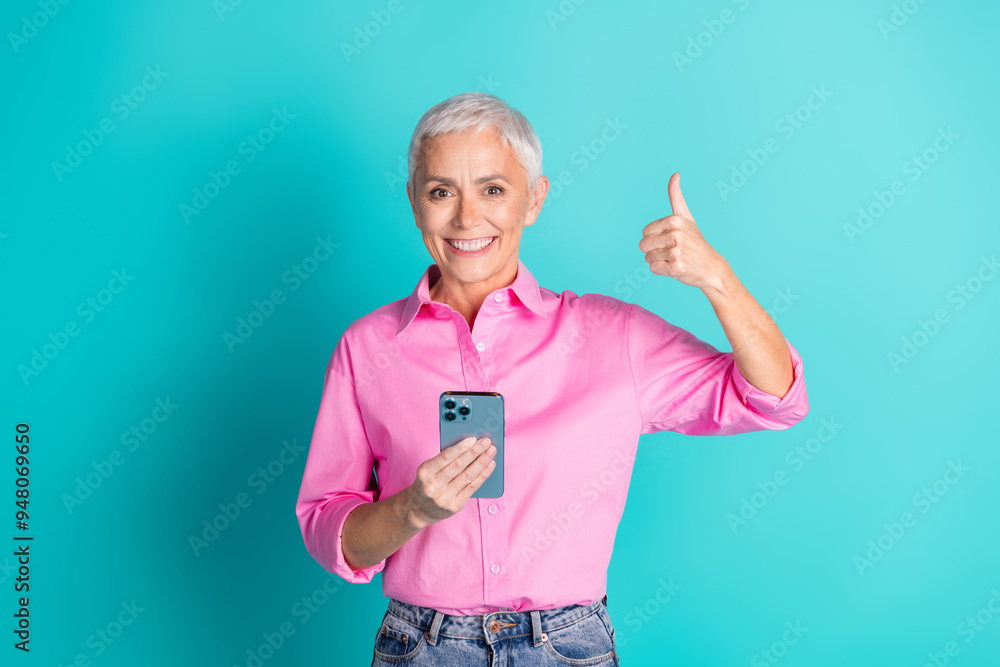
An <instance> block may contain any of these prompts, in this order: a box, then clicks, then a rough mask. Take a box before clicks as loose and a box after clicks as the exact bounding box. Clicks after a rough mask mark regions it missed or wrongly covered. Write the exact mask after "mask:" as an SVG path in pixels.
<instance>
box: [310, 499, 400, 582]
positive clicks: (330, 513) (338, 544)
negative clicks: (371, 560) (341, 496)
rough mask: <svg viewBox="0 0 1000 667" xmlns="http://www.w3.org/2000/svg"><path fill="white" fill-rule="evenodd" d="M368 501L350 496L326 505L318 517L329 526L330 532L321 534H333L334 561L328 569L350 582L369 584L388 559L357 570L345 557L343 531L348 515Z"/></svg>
mask: <svg viewBox="0 0 1000 667" xmlns="http://www.w3.org/2000/svg"><path fill="white" fill-rule="evenodd" d="M367 502H368V501H367V500H364V499H363V498H349V499H346V500H344V501H342V502H339V503H331V504H329V505H327V506H326V507H324V508H323V509H322V510H321V511H320V512H319V516H318V517H317V519H318V521H319V523H321V524H323V525H324V526H326V527H328V528H329V532H327V531H321V534H323V533H325V534H327V535H333V554H332V555H333V562H332V563H330V564H329V566H328V567H327V568H326V569H327V570H328V571H329V572H333V573H334V574H336V575H338V576H340V577H341V578H342V579H344V581H346V582H347V583H349V584H367V583H369V582H371V580H372V578H373V577H374V576H375V575H376V574H377V573H379V572H381V571H382V569H383V568H384V567H385V561H386V559H385V558H383V559H382V560H381V561H379V562H378V563H376V564H374V565H372V566H371V567H366V568H363V569H361V570H355V569H353V568H352V567H351V566H350V565H348V564H347V560H346V559H345V558H344V541H343V538H342V536H341V533H343V532H344V524H345V523H346V522H347V515H348V514H350V513H351V512H352V511H353V510H355V509H356V508H357V507H359V506H361V505H364V504H365V503H367Z"/></svg>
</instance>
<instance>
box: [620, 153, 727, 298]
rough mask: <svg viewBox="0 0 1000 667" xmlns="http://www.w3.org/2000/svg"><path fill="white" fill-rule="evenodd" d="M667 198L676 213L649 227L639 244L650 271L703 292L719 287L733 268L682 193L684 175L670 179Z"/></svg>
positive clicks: (643, 231) (644, 229) (678, 173)
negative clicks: (711, 242) (704, 233)
mask: <svg viewBox="0 0 1000 667" xmlns="http://www.w3.org/2000/svg"><path fill="white" fill-rule="evenodd" d="M667 195H668V196H669V197H670V208H671V210H672V211H673V214H672V215H668V216H666V217H663V218H659V219H657V220H654V221H653V222H651V223H649V224H648V225H646V226H645V227H644V228H643V230H642V240H641V241H640V242H639V250H641V251H642V252H644V253H646V262H647V263H648V264H649V270H650V271H652V272H653V273H655V274H656V275H659V276H670V277H671V278H676V279H677V280H679V281H681V282H682V283H684V284H685V285H691V286H692V287H698V288H700V289H702V290H704V289H705V288H706V287H718V286H719V285H720V284H721V281H722V278H723V276H724V275H725V274H726V273H727V272H729V271H731V269H730V267H729V263H728V262H727V261H726V260H725V258H724V257H723V256H722V255H720V254H719V253H717V252H716V251H715V249H713V248H712V246H710V245H709V244H708V242H707V241H706V240H705V237H704V236H702V235H701V231H699V230H698V225H697V224H695V221H694V216H692V215H691V211H689V210H688V207H687V204H686V203H685V202H684V195H683V194H681V175H680V172H676V173H675V174H674V175H673V176H671V177H670V182H669V183H668V184H667Z"/></svg>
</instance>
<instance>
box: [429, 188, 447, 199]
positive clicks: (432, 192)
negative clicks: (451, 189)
mask: <svg viewBox="0 0 1000 667" xmlns="http://www.w3.org/2000/svg"><path fill="white" fill-rule="evenodd" d="M435 192H446V190H443V189H442V188H434V189H433V190H431V192H430V195H431V199H444V197H438V196H436V195H435V194H434V193H435Z"/></svg>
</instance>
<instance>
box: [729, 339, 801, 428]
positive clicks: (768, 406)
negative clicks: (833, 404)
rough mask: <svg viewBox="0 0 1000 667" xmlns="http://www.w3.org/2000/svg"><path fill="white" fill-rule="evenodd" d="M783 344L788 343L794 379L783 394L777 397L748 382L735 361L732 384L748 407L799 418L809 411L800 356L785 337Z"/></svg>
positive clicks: (758, 410)
mask: <svg viewBox="0 0 1000 667" xmlns="http://www.w3.org/2000/svg"><path fill="white" fill-rule="evenodd" d="M785 344H787V345H788V351H789V354H790V355H791V358H792V373H793V375H794V377H795V379H794V380H793V381H792V386H791V387H789V388H788V391H787V392H786V393H785V395H784V396H782V397H780V398H779V397H778V396H775V395H774V394H769V393H767V392H766V391H762V390H760V389H758V388H757V387H755V386H753V385H752V384H750V382H749V381H748V380H747V379H746V378H745V377H743V374H742V373H740V369H739V367H738V366H737V365H736V364H735V363H733V384H734V385H735V386H736V390H737V392H739V396H740V401H742V402H743V405H745V406H747V407H748V408H752V409H754V410H756V411H757V412H763V413H770V414H786V413H787V414H789V415H790V416H797V417H798V418H799V419H801V418H802V417H805V416H806V413H808V412H809V399H808V397H807V395H806V383H805V380H804V379H803V373H802V357H800V356H799V352H798V350H796V349H795V347H794V346H793V345H792V344H791V343H789V342H788V339H787V338H786V339H785Z"/></svg>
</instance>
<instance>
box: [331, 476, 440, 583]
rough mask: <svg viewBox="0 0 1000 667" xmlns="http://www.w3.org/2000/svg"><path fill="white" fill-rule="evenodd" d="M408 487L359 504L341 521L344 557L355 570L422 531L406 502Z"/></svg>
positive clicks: (396, 547) (397, 547)
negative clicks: (342, 525) (384, 496)
mask: <svg viewBox="0 0 1000 667" xmlns="http://www.w3.org/2000/svg"><path fill="white" fill-rule="evenodd" d="M407 493H409V489H404V490H403V491H400V492H399V493H396V494H394V495H391V496H388V497H386V498H382V499H381V500H376V501H375V502H373V503H365V504H363V505H358V506H357V507H356V508H355V509H354V510H352V511H351V513H350V514H348V515H347V520H346V521H344V531H343V533H342V534H341V544H342V545H343V549H344V559H345V560H346V561H347V564H348V565H349V566H350V567H352V568H353V569H355V570H361V569H364V568H366V567H371V566H373V565H376V564H378V563H379V562H380V561H382V560H383V559H384V558H387V557H388V556H391V555H392V554H394V553H396V551H397V550H398V549H399V548H400V547H401V546H403V545H404V544H405V543H406V542H407V541H408V540H409V539H410V538H411V537H413V536H414V535H416V534H417V533H419V532H420V531H421V530H423V528H422V527H420V526H419V524H418V522H416V521H415V520H413V518H412V516H411V514H410V512H409V509H408V507H409V503H407V497H408V496H407V495H406V494H407Z"/></svg>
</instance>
